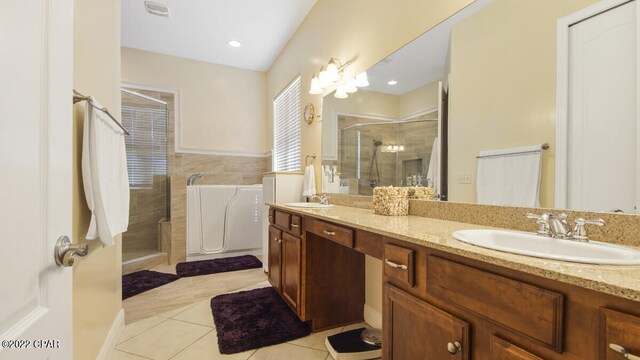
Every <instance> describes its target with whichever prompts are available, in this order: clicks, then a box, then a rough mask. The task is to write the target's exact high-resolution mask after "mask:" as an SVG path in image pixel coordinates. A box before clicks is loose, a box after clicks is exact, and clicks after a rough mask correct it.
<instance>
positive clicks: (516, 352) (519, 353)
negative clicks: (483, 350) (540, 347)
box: [489, 335, 542, 360]
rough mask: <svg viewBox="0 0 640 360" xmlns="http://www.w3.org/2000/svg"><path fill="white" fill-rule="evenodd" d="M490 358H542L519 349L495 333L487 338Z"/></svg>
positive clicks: (502, 359)
mask: <svg viewBox="0 0 640 360" xmlns="http://www.w3.org/2000/svg"><path fill="white" fill-rule="evenodd" d="M489 341H490V342H491V343H490V345H489V351H490V357H489V358H490V359H491V360H542V358H540V357H537V356H535V355H533V354H532V353H530V352H528V351H526V350H524V349H521V348H519V347H517V346H515V345H513V344H511V343H510V342H508V341H505V340H502V339H500V338H499V337H497V336H495V335H491V339H490V340H489Z"/></svg>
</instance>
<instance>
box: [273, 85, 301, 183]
mask: <svg viewBox="0 0 640 360" xmlns="http://www.w3.org/2000/svg"><path fill="white" fill-rule="evenodd" d="M300 114H301V113H300V76H298V77H297V78H295V79H294V80H293V81H292V82H291V83H290V84H289V85H288V86H287V87H286V88H285V89H284V90H283V91H282V92H281V93H280V94H279V95H278V96H276V98H275V100H274V101H273V137H274V138H273V170H274V171H300V157H301V155H300V146H301V141H300V137H301V136H300V123H301V121H300V119H301V118H300Z"/></svg>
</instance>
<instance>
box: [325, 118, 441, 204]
mask: <svg viewBox="0 0 640 360" xmlns="http://www.w3.org/2000/svg"><path fill="white" fill-rule="evenodd" d="M435 116H437V111H432V112H429V113H425V114H422V115H416V116H413V117H412V118H411V119H408V120H404V121H382V120H380V119H372V118H366V117H363V116H361V115H352V116H349V115H342V114H339V115H338V131H339V138H338V153H339V154H340V158H339V161H338V167H339V168H338V172H339V173H340V176H339V181H340V190H341V192H342V193H346V194H354V195H372V193H373V188H374V187H376V186H389V185H393V186H431V187H433V181H434V176H433V175H434V174H433V170H432V172H431V173H429V163H430V160H431V154H432V148H433V143H434V140H435V138H436V136H437V135H438V119H437V118H434V117H435ZM325 165H329V164H328V163H327V162H325ZM327 183H329V184H330V182H327Z"/></svg>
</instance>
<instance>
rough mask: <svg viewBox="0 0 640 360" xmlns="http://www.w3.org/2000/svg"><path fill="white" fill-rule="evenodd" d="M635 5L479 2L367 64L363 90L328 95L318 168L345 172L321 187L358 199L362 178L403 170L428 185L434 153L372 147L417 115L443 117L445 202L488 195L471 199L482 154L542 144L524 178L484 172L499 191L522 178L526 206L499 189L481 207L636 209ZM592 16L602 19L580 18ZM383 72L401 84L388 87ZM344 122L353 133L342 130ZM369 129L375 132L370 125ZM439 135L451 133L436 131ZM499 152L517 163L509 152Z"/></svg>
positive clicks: (382, 180)
mask: <svg viewBox="0 0 640 360" xmlns="http://www.w3.org/2000/svg"><path fill="white" fill-rule="evenodd" d="M635 3H636V1H626V0H610V1H606V2H604V1H603V2H600V1H596V0H572V1H553V0H545V1H534V0H525V1H511V0H494V1H491V0H478V1H475V2H474V3H473V4H472V5H470V6H469V7H467V8H465V9H463V10H462V11H461V12H459V13H457V14H455V15H454V16H452V17H451V18H449V19H448V20H446V21H445V22H443V23H442V24H440V25H439V26H437V27H435V28H433V29H432V30H430V31H428V32H426V33H425V34H423V35H422V36H420V37H418V38H417V39H415V40H414V41H412V42H411V43H409V44H408V45H406V46H405V47H403V48H401V49H400V50H399V51H397V52H396V53H394V54H391V55H390V56H389V57H388V58H387V59H384V60H382V61H380V62H379V63H378V64H376V65H374V66H373V67H372V68H371V69H369V70H367V72H368V74H369V82H370V84H371V85H370V86H369V87H368V88H365V89H360V91H358V92H357V93H356V94H350V95H349V98H348V99H345V100H338V99H335V98H334V97H333V96H332V95H331V94H330V95H328V96H325V98H324V99H323V109H322V121H323V124H322V127H323V134H322V136H323V139H322V147H323V165H327V166H328V167H326V168H325V169H323V170H326V171H323V173H327V174H333V175H337V173H340V175H341V176H342V179H340V181H338V183H337V184H336V183H328V182H327V184H326V186H325V187H324V188H325V190H326V191H328V192H344V193H351V194H368V193H369V192H370V190H371V185H370V184H373V182H372V180H373V181H378V182H379V184H380V185H390V184H393V185H396V186H398V185H406V184H407V183H408V180H409V179H408V177H410V178H411V181H413V174H412V173H410V172H411V171H415V172H417V174H416V180H418V177H417V175H420V174H422V180H423V181H422V184H423V185H426V184H427V183H426V181H425V179H424V178H425V177H426V172H427V170H425V166H426V168H428V163H429V162H430V160H431V156H427V154H431V149H428V150H425V151H422V150H421V152H419V154H420V155H419V156H413V157H406V158H401V157H402V156H404V155H405V154H401V153H395V154H394V153H392V154H382V153H381V152H380V151H379V150H378V151H376V152H374V151H373V150H374V141H373V140H379V141H381V142H382V144H383V145H385V144H389V143H390V144H391V145H393V142H396V143H397V145H400V140H399V135H398V134H399V132H398V131H399V130H398V127H399V125H398V124H388V123H393V122H396V121H402V120H408V119H410V118H411V115H416V114H419V113H422V114H429V115H428V116H432V115H433V117H430V119H437V118H441V117H444V118H445V119H447V122H446V124H445V126H443V125H441V126H440V127H438V128H437V131H438V132H439V133H440V136H438V137H439V138H440V139H441V140H442V142H445V143H446V142H448V144H445V146H442V145H441V146H439V148H440V150H445V151H447V152H448V154H444V155H443V154H442V151H441V154H439V156H440V157H442V159H441V163H440V170H441V173H442V176H441V177H442V178H443V179H442V184H444V185H446V186H447V187H448V197H447V200H450V201H458V202H477V201H478V199H479V198H481V199H485V197H484V196H483V195H484V194H482V193H481V194H479V192H483V191H485V190H484V189H483V188H480V187H482V182H480V184H479V183H478V174H479V172H480V171H484V170H483V169H482V168H481V167H480V166H479V165H480V164H481V161H482V157H481V155H487V154H489V155H492V154H499V153H501V152H507V153H512V152H513V151H520V150H522V151H524V150H526V149H532V148H540V145H541V144H545V143H548V144H549V145H550V147H549V149H548V150H545V151H539V161H538V162H536V161H533V162H531V163H532V164H534V165H533V167H536V166H537V169H533V170H534V171H532V172H528V171H530V170H532V167H529V168H525V169H524V170H520V169H518V170H513V168H511V170H509V169H510V168H509V166H502V167H498V169H499V170H494V169H495V168H493V167H491V168H489V171H488V172H489V173H491V174H492V176H493V177H492V178H490V179H489V181H490V182H491V183H495V181H503V182H504V190H499V191H502V192H505V193H506V192H507V191H510V190H508V189H507V188H508V187H509V186H511V185H510V182H511V183H513V180H509V179H513V176H512V175H514V174H515V175H517V176H521V177H524V178H525V179H527V180H530V178H532V179H533V180H534V181H533V182H532V183H533V189H534V191H535V192H536V194H537V195H536V196H535V197H534V198H533V200H531V199H530V198H529V197H528V198H527V199H528V200H527V201H526V203H525V202H519V201H520V200H517V199H518V198H522V197H519V196H507V198H508V199H507V201H506V202H496V201H495V199H487V200H484V202H485V203H490V204H498V205H512V206H537V204H539V206H541V207H547V208H553V207H563V208H569V209H576V210H590V211H617V210H622V211H624V212H626V213H636V212H637V203H638V201H639V200H638V199H639V198H640V191H638V190H637V189H638V188H639V183H640V178H639V176H638V175H637V173H638V172H640V171H639V170H638V169H640V166H638V165H637V163H638V162H639V161H640V156H638V141H637V139H638V135H637V134H638V132H639V129H640V128H639V127H638V126H637V122H638V117H637V111H636V107H637V102H638V98H637V74H638V73H637V61H638V57H637V51H638V49H637V46H636V33H637V27H636V23H637V16H638V15H637V14H638V11H636V8H635V6H636V5H635ZM605 5H607V6H605ZM596 7H597V8H596ZM594 9H595V10H594ZM592 19H597V20H598V21H595V22H593V23H591V22H590V21H586V20H592ZM558 24H561V25H562V24H564V26H565V29H564V30H563V29H561V27H559V25H558ZM600 25H602V26H600ZM563 39H564V40H563ZM563 54H564V55H563ZM607 54H615V56H604V55H607ZM568 59H572V60H571V61H569V60H568ZM391 80H394V81H396V82H397V83H396V84H395V85H389V81H391ZM438 81H441V82H442V84H443V88H444V89H445V90H447V92H448V93H449V94H450V96H449V100H448V105H447V106H445V107H442V106H441V103H440V99H438V96H439V95H440V93H439V92H438V90H437V83H438ZM405 86H406V88H403V87H405ZM426 88H430V90H429V91H427V90H426ZM419 89H422V90H419ZM363 90H364V91H363ZM412 93H413V95H414V96H413V97H412V99H411V100H409V98H408V97H409V94H412ZM418 93H420V94H418ZM394 97H395V98H394ZM403 98H404V99H403ZM556 104H557V106H556ZM430 111H431V112H432V113H429V112H430ZM371 123H384V125H381V124H376V125H368V124H371ZM348 126H353V127H351V128H349V129H348V130H341V129H343V128H346V127H348ZM394 126H395V127H396V128H395V129H394ZM378 128H380V129H384V131H382V130H380V132H374V131H373V129H378ZM387 129H392V130H387ZM376 131H377V130H376ZM443 131H447V132H448V135H447V136H442V132H443ZM344 132H347V133H348V135H343V134H342V133H344ZM358 134H359V135H358ZM343 136H347V137H348V139H342V137H343ZM358 136H359V137H360V143H358V142H357V139H358ZM385 136H386V137H385ZM348 140H350V141H351V142H349V141H348ZM429 141H431V143H432V142H433V140H431V138H427V136H426V135H425V139H424V142H425V143H428V142H429ZM383 145H380V146H379V148H380V147H382V146H383ZM423 145H424V144H423ZM423 147H424V146H423ZM426 148H429V146H428V145H426ZM523 148H524V150H523ZM358 151H359V154H358ZM407 151H408V150H407V147H406V146H405V153H406V152H407ZM350 152H351V153H350ZM524 152H525V153H527V154H530V153H529V152H527V151H524ZM374 155H375V157H376V158H377V160H378V165H379V169H380V170H382V172H381V174H380V176H378V174H377V172H376V168H375V166H374V167H373V169H372V171H370V167H371V164H372V163H373V164H374V165H375V160H376V158H374ZM383 157H386V158H384V159H383ZM505 158H506V157H505ZM508 158H509V159H510V160H509V161H512V160H513V161H515V162H516V163H517V164H518V166H520V165H522V164H521V163H522V161H520V160H517V158H518V156H513V155H509V156H508ZM391 159H393V160H394V162H392V161H391ZM412 159H413V160H418V159H421V161H422V166H421V167H420V166H418V165H415V167H414V168H411V166H410V165H409V164H408V163H407V165H406V166H405V167H406V168H407V169H415V170H408V171H405V170H403V166H404V165H403V162H404V161H406V160H412ZM381 160H384V161H383V163H382V165H381V163H380V161H381ZM343 161H344V164H342V162H343ZM348 161H350V162H348ZM372 161H373V162H372ZM386 161H388V162H389V164H387V163H386ZM425 163H426V164H427V165H425ZM392 164H393V165H392ZM536 164H537V165H536ZM343 165H345V166H343ZM347 165H348V166H347ZM387 167H388V168H387ZM505 169H507V170H505ZM485 170H486V169H485ZM447 172H448V173H447ZM485 172H487V171H485ZM517 176H516V177H517ZM335 178H337V177H335ZM335 178H334V180H335ZM535 179H538V180H535ZM324 182H325V176H323V183H324ZM340 185H342V186H340ZM501 186H502V185H501Z"/></svg>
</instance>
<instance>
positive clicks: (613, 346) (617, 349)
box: [609, 344, 640, 360]
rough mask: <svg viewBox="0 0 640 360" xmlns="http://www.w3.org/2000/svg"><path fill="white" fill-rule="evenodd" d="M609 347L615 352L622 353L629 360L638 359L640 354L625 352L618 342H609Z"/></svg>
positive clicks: (639, 359)
mask: <svg viewBox="0 0 640 360" xmlns="http://www.w3.org/2000/svg"><path fill="white" fill-rule="evenodd" d="M609 348H610V349H611V350H613V351H615V352H617V353H620V354H622V356H624V358H625V359H629V360H640V356H636V355H633V354H630V353H628V352H627V349H625V348H624V347H622V346H620V345H618V344H609Z"/></svg>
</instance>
